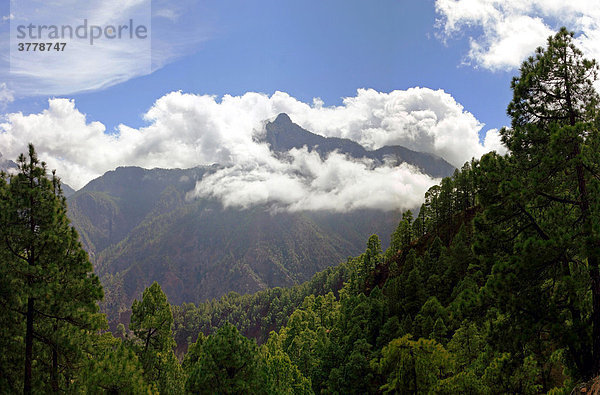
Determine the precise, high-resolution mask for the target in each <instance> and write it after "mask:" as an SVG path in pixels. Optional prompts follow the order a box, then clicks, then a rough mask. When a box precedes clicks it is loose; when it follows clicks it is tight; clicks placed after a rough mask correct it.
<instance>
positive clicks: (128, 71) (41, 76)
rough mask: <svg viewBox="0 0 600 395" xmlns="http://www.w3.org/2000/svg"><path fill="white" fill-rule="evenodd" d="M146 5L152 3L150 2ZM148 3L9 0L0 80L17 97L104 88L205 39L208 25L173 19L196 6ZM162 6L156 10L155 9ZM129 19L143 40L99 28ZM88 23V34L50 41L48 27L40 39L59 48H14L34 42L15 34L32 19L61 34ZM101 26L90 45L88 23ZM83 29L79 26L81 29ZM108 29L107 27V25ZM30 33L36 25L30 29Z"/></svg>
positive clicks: (130, 0) (123, 23)
mask: <svg viewBox="0 0 600 395" xmlns="http://www.w3.org/2000/svg"><path fill="white" fill-rule="evenodd" d="M151 3H152V4H151ZM155 3H156V4H158V6H159V7H160V9H159V11H158V12H157V13H155V15H154V16H153V15H152V14H151V6H154V5H155ZM171 3H175V2H174V1H173V2H171V1H164V0H161V1H152V2H151V0H126V1H117V0H91V1H86V2H81V1H75V0H57V1H53V2H43V1H38V0H23V1H18V2H11V6H12V7H11V16H10V17H11V19H12V20H11V22H12V23H11V33H12V34H11V35H10V44H9V40H8V37H9V34H8V31H6V30H5V31H2V32H0V34H2V36H3V37H2V38H3V40H2V41H3V43H4V44H3V45H2V49H3V53H4V54H10V57H9V56H4V57H3V58H2V62H3V63H4V66H5V67H1V68H0V69H3V70H6V71H5V72H3V74H5V75H0V79H3V80H4V81H6V82H7V83H8V85H9V87H10V89H11V90H13V91H14V92H16V94H17V95H18V96H19V97H26V96H31V95H45V96H56V95H67V94H73V93H77V92H84V91H94V90H99V89H104V88H107V87H110V86H112V85H115V84H119V83H122V82H124V81H127V80H129V79H131V78H134V77H138V76H142V75H146V74H149V73H152V72H153V71H155V70H156V69H158V68H161V67H163V66H164V65H165V64H167V63H169V62H172V61H174V60H175V59H177V58H179V57H181V56H184V55H186V54H190V53H193V52H194V51H196V50H197V46H198V44H199V43H200V42H202V41H205V40H206V39H207V38H208V33H207V32H208V27H205V26H202V25H201V23H198V24H189V23H179V18H178V16H179V15H181V14H186V15H194V14H196V13H197V10H195V9H194V7H196V8H197V7H198V6H197V5H195V3H194V2H185V1H184V2H177V3H175V4H174V5H173V4H171ZM161 10H162V11H161ZM130 20H132V21H133V25H132V26H134V28H135V27H137V26H140V25H143V26H144V27H146V28H147V30H148V33H147V35H146V36H147V38H146V39H139V38H138V39H136V37H135V36H134V37H133V38H131V37H130V36H128V35H127V33H128V31H129V30H128V29H129V28H125V29H124V30H123V32H125V33H124V34H122V38H121V39H118V38H108V37H106V36H105V28H109V26H111V25H114V26H115V28H116V29H115V30H118V29H119V26H126V25H128V24H129V21H130ZM86 21H87V24H88V33H87V34H88V37H87V38H85V39H77V38H76V37H74V38H73V39H69V37H68V32H69V31H68V30H67V31H66V32H67V37H60V38H59V39H53V40H50V39H51V37H48V32H49V30H44V37H46V38H48V39H47V40H46V41H49V42H50V41H51V42H66V43H67V45H66V47H65V48H64V51H45V52H39V51H36V52H32V51H18V50H17V48H18V47H17V45H18V43H20V42H22V43H25V42H28V41H32V42H34V41H40V40H33V39H27V38H28V37H29V36H26V37H25V38H24V39H19V38H18V37H17V34H18V31H17V28H18V26H20V25H21V26H24V28H23V29H22V30H21V32H23V31H24V32H26V33H27V34H29V30H28V29H27V28H28V26H29V24H30V23H32V24H33V25H34V26H35V27H36V28H37V26H57V27H58V28H59V32H60V35H61V36H62V26H67V25H68V26H72V27H73V29H75V28H77V27H78V26H81V25H83V24H84V22H86ZM91 25H96V26H99V27H101V28H102V29H103V33H102V35H103V36H102V37H101V38H98V39H96V40H95V42H94V45H90V42H89V36H90V35H91V33H90V30H89V26H91ZM84 31H85V30H81V32H84ZM109 31H110V32H111V33H112V30H111V29H110V28H109ZM33 33H34V35H36V34H37V33H36V29H34V30H33Z"/></svg>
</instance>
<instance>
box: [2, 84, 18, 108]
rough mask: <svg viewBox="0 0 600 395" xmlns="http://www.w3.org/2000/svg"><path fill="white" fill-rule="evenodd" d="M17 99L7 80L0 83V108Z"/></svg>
mask: <svg viewBox="0 0 600 395" xmlns="http://www.w3.org/2000/svg"><path fill="white" fill-rule="evenodd" d="M14 100H15V96H14V92H13V91H12V90H10V89H9V88H8V86H7V85H6V83H5V82H2V83H0V109H2V108H4V107H6V105H7V104H8V103H12V102H13V101H14Z"/></svg>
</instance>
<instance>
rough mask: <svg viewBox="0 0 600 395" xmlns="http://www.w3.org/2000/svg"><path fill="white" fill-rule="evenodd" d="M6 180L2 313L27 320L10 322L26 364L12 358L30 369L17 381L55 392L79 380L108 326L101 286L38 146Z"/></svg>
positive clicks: (0, 236)
mask: <svg viewBox="0 0 600 395" xmlns="http://www.w3.org/2000/svg"><path fill="white" fill-rule="evenodd" d="M2 179H3V181H2V185H1V186H0V189H1V190H2V191H1V193H0V247H1V248H2V250H3V252H2V254H3V255H4V256H5V257H4V258H5V259H2V261H1V266H2V267H1V269H0V271H1V272H2V274H4V275H5V276H6V277H5V278H4V281H7V285H8V286H9V290H10V292H11V293H12V295H11V296H10V298H12V301H11V304H10V305H5V304H4V302H5V301H6V300H7V299H5V298H3V299H4V300H3V306H2V308H3V309H6V310H4V311H5V312H6V311H7V310H8V311H9V314H10V315H13V317H14V315H15V314H16V315H20V316H21V320H22V321H21V320H10V321H8V322H7V324H13V325H17V330H20V331H23V332H24V333H22V335H21V336H20V337H18V338H16V339H13V340H15V341H24V344H23V345H22V347H23V348H22V350H24V351H23V354H22V358H21V357H15V358H14V359H13V361H15V360H19V361H21V362H22V363H23V365H22V366H23V368H24V369H23V371H22V372H23V376H20V377H14V380H13V381H14V382H22V383H23V392H24V393H32V392H33V391H34V390H35V391H36V392H39V391H49V390H52V391H55V392H56V391H59V390H63V389H64V388H65V386H67V385H69V383H70V382H71V380H73V379H74V377H75V375H76V373H77V369H78V368H79V366H80V364H79V361H80V360H81V357H82V352H83V350H85V348H86V342H87V341H88V340H89V336H90V334H91V333H93V332H94V331H97V330H98V329H100V328H102V327H105V326H106V322H105V319H104V318H103V316H100V315H98V313H97V312H98V306H97V304H96V303H97V301H98V300H100V299H101V298H102V287H101V285H100V282H99V280H98V277H97V276H95V275H94V274H92V265H91V263H90V262H89V260H88V257H87V254H86V253H85V251H83V249H82V247H81V244H80V243H79V241H78V236H77V233H76V232H75V230H74V229H73V228H72V227H71V226H70V223H69V219H68V218H67V214H66V213H67V207H66V200H65V198H64V196H63V195H62V190H61V184H60V180H59V179H58V177H56V176H55V174H54V173H53V174H52V176H48V174H47V171H46V165H45V163H43V162H40V161H39V160H38V158H37V154H36V152H35V149H34V148H33V145H29V152H28V156H27V157H26V156H25V155H21V156H20V157H19V159H18V171H17V173H16V174H14V175H11V176H8V175H6V174H3V175H2ZM23 322H24V325H23V324H22V323H23ZM21 325H23V326H21ZM14 329H15V328H14V327H13V328H10V329H7V330H8V331H9V332H10V331H13V330H14ZM17 339H18V340H17ZM21 339H23V340H21ZM48 384H49V386H48Z"/></svg>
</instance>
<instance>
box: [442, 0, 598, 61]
mask: <svg viewBox="0 0 600 395" xmlns="http://www.w3.org/2000/svg"><path fill="white" fill-rule="evenodd" d="M435 6H436V11H437V12H438V14H439V15H440V17H441V18H440V20H439V21H438V26H439V27H440V32H441V36H442V38H443V39H444V40H446V39H448V38H450V37H453V36H455V35H457V34H459V33H463V34H466V35H467V36H468V37H469V42H470V50H469V53H468V55H467V61H468V62H470V63H472V64H474V65H476V66H481V67H484V68H487V69H490V70H509V69H514V68H517V67H518V66H520V64H521V62H522V61H523V60H524V59H525V58H526V57H527V56H529V55H531V54H532V53H533V51H534V50H535V48H537V47H538V46H544V45H545V42H546V39H547V38H548V36H550V35H552V34H553V32H555V31H556V30H557V29H558V28H559V27H561V26H566V27H567V28H568V29H570V30H573V31H575V32H576V33H577V34H576V36H577V38H578V44H579V45H580V46H581V47H582V48H584V50H585V53H586V56H589V57H594V58H600V44H599V43H598V38H599V35H600V3H599V2H598V1H597V0H594V1H590V0H572V1H562V0H436V3H435Z"/></svg>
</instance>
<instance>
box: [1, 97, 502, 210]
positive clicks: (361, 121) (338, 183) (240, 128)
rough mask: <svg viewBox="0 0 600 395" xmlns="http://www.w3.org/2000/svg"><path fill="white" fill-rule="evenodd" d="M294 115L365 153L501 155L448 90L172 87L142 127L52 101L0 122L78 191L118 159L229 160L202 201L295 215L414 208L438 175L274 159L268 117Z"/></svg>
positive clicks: (10, 139)
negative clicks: (236, 91) (327, 92)
mask: <svg viewBox="0 0 600 395" xmlns="http://www.w3.org/2000/svg"><path fill="white" fill-rule="evenodd" d="M282 112H285V113H287V114H289V115H290V117H291V118H292V120H293V121H294V122H296V123H298V124H299V125H300V126H302V127H304V128H305V129H308V130H311V131H312V132H314V133H317V134H321V135H324V136H337V137H345V138H350V139H353V140H355V141H358V142H359V143H361V144H363V145H364V146H365V147H367V148H368V149H376V148H379V147H382V146H384V145H403V146H405V147H407V148H410V149H413V150H417V151H423V152H430V153H433V154H436V155H439V156H441V157H444V158H445V159H447V160H448V161H450V162H451V163H452V164H454V165H455V166H457V167H458V166H461V165H462V164H463V163H464V162H465V161H467V160H469V159H471V158H472V157H479V156H480V155H482V154H483V153H485V152H487V151H489V150H491V149H497V150H500V151H503V150H504V149H503V147H502V146H501V144H500V142H499V138H498V132H497V131H496V130H491V131H488V133H487V136H486V138H485V140H484V142H483V143H480V141H479V137H478V132H479V130H480V129H481V128H482V125H481V123H479V122H478V121H477V120H476V119H475V118H474V117H473V115H472V114H470V113H469V112H467V111H464V109H463V108H462V106H461V105H460V104H458V103H456V101H455V100H454V99H453V98H452V97H451V96H450V95H448V94H447V93H445V92H443V91H441V90H439V91H434V90H431V89H427V88H413V89H409V90H406V91H393V92H390V93H381V92H377V91H374V90H359V91H358V92H357V95H356V96H354V97H349V98H346V99H344V101H343V103H342V105H340V106H333V107H327V106H324V105H323V102H322V101H320V100H318V99H316V100H314V101H313V103H312V104H307V103H304V102H302V101H299V100H297V99H295V98H293V97H291V96H290V95H288V94H286V93H283V92H276V93H274V94H273V95H271V96H269V95H265V94H260V93H254V92H248V93H246V94H244V95H241V96H229V95H226V96H224V97H222V98H220V99H219V98H217V97H214V96H209V95H194V94H184V93H181V92H172V93H169V94H167V95H165V96H163V97H161V98H160V99H158V100H157V101H156V102H155V103H154V105H153V106H152V107H151V108H150V109H149V110H148V112H147V113H146V114H145V115H144V118H145V120H146V121H147V122H148V125H147V126H145V127H141V128H139V129H136V128H131V127H128V126H126V125H119V126H118V128H117V130H116V131H115V133H106V128H105V126H104V125H103V124H102V123H100V122H88V121H87V120H86V116H85V114H82V113H81V112H80V111H79V110H77V108H76V107H75V103H74V101H72V100H67V99H51V100H49V106H48V109H46V110H44V111H42V112H41V113H38V114H30V115H24V114H22V113H12V114H8V115H6V117H5V121H4V123H2V124H0V152H2V153H3V154H4V156H5V157H9V158H12V157H16V156H17V155H18V154H19V153H20V152H24V150H25V148H26V145H27V143H28V142H33V143H34V144H35V146H36V148H37V150H38V151H39V154H40V157H42V158H43V159H44V160H45V161H46V162H47V163H48V165H49V167H50V168H53V169H57V170H58V173H59V175H61V176H62V177H63V180H64V181H65V182H66V183H67V184H69V185H71V186H73V187H75V188H80V187H82V186H83V185H84V184H85V183H87V182H88V181H90V180H91V179H93V178H95V177H97V176H99V175H101V174H103V173H104V172H106V171H108V170H111V169H114V168H115V167H117V166H123V165H135V166H141V167H146V168H152V167H163V168H187V167H193V166H197V165H204V164H212V163H218V164H220V165H222V166H223V167H222V168H221V169H220V170H217V171H216V172H215V173H213V174H211V175H209V176H206V177H205V178H204V179H203V180H202V181H201V182H200V183H199V184H198V185H197V187H196V190H195V193H196V194H197V195H199V196H212V197H216V198H219V199H220V200H221V201H222V202H223V203H224V204H225V205H238V206H242V207H248V206H251V205H254V204H261V203H267V202H268V203H272V204H273V205H275V206H276V207H280V208H287V209H291V210H301V209H310V210H317V209H338V210H352V209H355V208H367V207H369V208H372V207H377V208H381V209H391V208H407V207H414V206H416V205H417V204H418V202H419V201H420V199H422V197H423V193H424V192H425V190H426V189H427V188H428V187H429V186H431V185H433V183H435V182H436V180H434V179H432V178H431V177H429V176H427V175H424V174H421V173H420V172H419V171H418V169H415V168H413V167H410V166H406V165H404V166H399V167H393V166H391V165H387V164H384V165H380V166H378V167H376V166H375V165H374V164H373V162H371V161H369V160H366V159H365V160H356V159H351V158H348V157H345V156H343V155H341V154H338V153H333V154H331V155H330V156H328V157H326V158H320V157H319V156H318V155H317V154H316V153H309V152H308V151H306V150H292V151H290V152H289V153H288V154H287V155H286V156H283V157H281V156H277V157H275V156H273V154H272V153H271V151H270V150H269V147H268V146H267V145H266V144H265V143H260V142H259V141H260V140H259V139H257V137H259V136H260V135H261V133H262V132H263V131H264V124H265V120H269V119H273V118H274V117H275V116H276V115H277V114H279V113H282Z"/></svg>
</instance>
